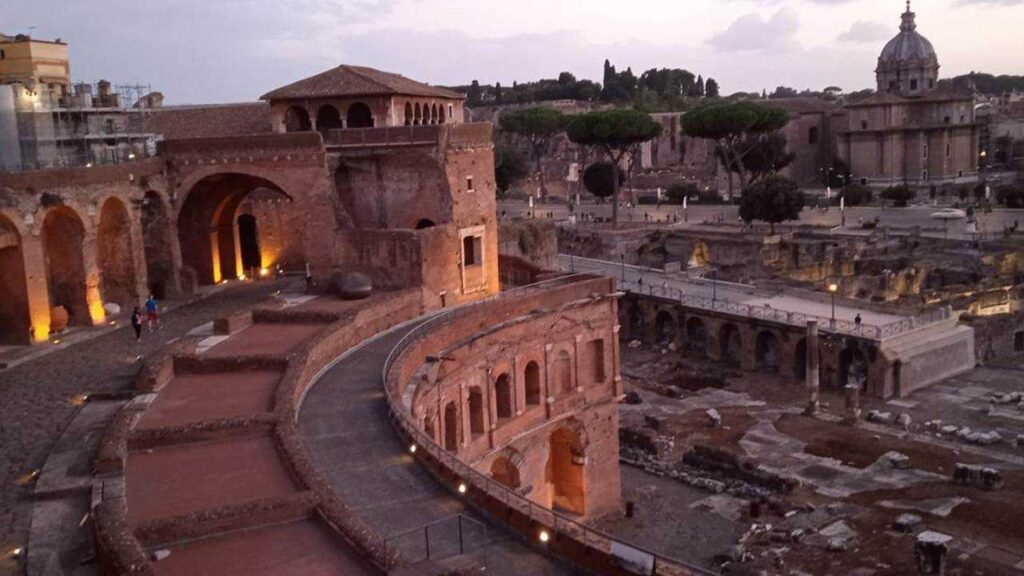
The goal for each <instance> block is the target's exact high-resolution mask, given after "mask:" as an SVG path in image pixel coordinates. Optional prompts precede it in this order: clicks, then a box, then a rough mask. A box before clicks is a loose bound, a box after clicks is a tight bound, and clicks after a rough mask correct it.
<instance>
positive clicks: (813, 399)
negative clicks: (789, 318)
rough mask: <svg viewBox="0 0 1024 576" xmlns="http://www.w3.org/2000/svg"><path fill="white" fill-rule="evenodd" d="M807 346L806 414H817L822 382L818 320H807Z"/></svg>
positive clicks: (805, 366) (805, 362)
mask: <svg viewBox="0 0 1024 576" xmlns="http://www.w3.org/2000/svg"><path fill="white" fill-rule="evenodd" d="M806 342H807V346H806V347H805V350H804V356H805V358H804V371H805V374H804V381H805V382H806V385H807V407H806V408H805V409H804V414H806V415H808V416H815V415H816V414H817V413H818V409H819V407H820V405H821V403H820V401H819V396H818V394H819V392H820V389H821V382H820V380H819V376H818V372H819V370H818V322H817V321H816V320H810V321H808V322H807V340H806Z"/></svg>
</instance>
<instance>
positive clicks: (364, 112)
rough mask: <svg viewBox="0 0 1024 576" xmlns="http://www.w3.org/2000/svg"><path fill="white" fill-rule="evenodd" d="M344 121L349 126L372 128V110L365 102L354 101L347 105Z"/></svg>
mask: <svg viewBox="0 0 1024 576" xmlns="http://www.w3.org/2000/svg"><path fill="white" fill-rule="evenodd" d="M345 123H346V124H347V125H348V127H349V128H373V112H371V111H370V107H369V106H367V105H366V104H364V103H362V102H356V103H354V104H352V105H351V106H349V107H348V114H346V115H345Z"/></svg>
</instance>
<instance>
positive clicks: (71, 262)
mask: <svg viewBox="0 0 1024 576" xmlns="http://www.w3.org/2000/svg"><path fill="white" fill-rule="evenodd" d="M84 239H85V226H83V225H82V220H81V219H80V218H79V217H78V214H76V213H75V211H74V210H72V209H71V208H68V207H65V206H61V207H57V208H53V209H51V210H50V211H48V212H47V213H46V217H45V218H44V219H43V250H44V252H45V253H46V284H47V287H48V289H49V293H50V306H51V307H53V308H56V307H58V306H63V307H64V309H66V310H67V312H68V317H69V318H68V323H69V324H70V325H74V326H89V325H91V324H92V319H91V317H90V315H89V303H88V300H87V297H86V291H85V261H84V260H83V256H82V241H83V240H84Z"/></svg>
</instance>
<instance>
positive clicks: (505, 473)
mask: <svg viewBox="0 0 1024 576" xmlns="http://www.w3.org/2000/svg"><path fill="white" fill-rule="evenodd" d="M491 478H494V479H495V480H497V481H498V482H500V483H501V484H504V485H505V486H507V487H509V488H511V489H513V490H516V489H518V488H519V485H520V480H519V468H516V465H515V464H513V463H512V461H511V460H509V459H508V458H506V457H504V456H498V457H497V458H495V459H494V462H493V463H492V464H491Z"/></svg>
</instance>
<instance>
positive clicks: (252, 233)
mask: <svg viewBox="0 0 1024 576" xmlns="http://www.w3.org/2000/svg"><path fill="white" fill-rule="evenodd" d="M238 245H239V248H240V249H241V251H242V271H243V273H248V271H250V270H254V269H255V270H259V269H260V267H261V259H260V235H259V228H257V226H256V217H255V216H253V215H252V214H240V215H239V216H238Z"/></svg>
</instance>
